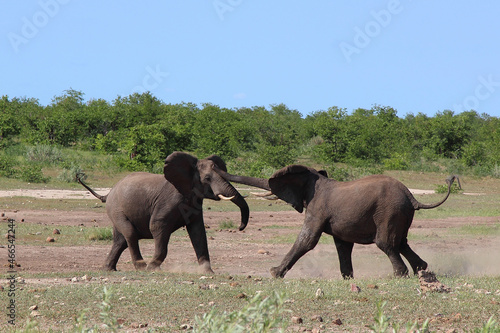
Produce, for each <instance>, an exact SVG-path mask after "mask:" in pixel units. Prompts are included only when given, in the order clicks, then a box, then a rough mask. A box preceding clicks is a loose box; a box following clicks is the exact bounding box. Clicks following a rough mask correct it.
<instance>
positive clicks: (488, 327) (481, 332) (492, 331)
mask: <svg viewBox="0 0 500 333" xmlns="http://www.w3.org/2000/svg"><path fill="white" fill-rule="evenodd" d="M474 332H475V333H499V332H500V326H499V325H497V322H496V321H495V320H494V319H493V316H491V317H490V319H488V322H486V324H484V325H483V327H481V328H476V329H475V330H474Z"/></svg>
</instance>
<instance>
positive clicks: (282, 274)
mask: <svg viewBox="0 0 500 333" xmlns="http://www.w3.org/2000/svg"><path fill="white" fill-rule="evenodd" d="M269 272H271V276H272V277H273V278H283V277H285V274H286V271H284V272H282V271H281V270H280V268H279V267H272V268H271V269H270V270H269Z"/></svg>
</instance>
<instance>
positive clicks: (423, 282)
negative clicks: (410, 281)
mask: <svg viewBox="0 0 500 333" xmlns="http://www.w3.org/2000/svg"><path fill="white" fill-rule="evenodd" d="M418 281H419V283H420V290H422V292H423V293H426V292H438V293H449V292H450V291H451V289H450V288H448V287H447V286H445V285H444V284H442V283H441V282H439V281H438V279H437V278H436V274H434V273H433V272H431V271H419V272H418Z"/></svg>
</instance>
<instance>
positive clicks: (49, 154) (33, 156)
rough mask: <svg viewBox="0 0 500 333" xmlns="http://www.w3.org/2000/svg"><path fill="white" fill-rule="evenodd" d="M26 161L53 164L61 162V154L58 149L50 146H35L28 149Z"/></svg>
mask: <svg viewBox="0 0 500 333" xmlns="http://www.w3.org/2000/svg"><path fill="white" fill-rule="evenodd" d="M26 159H27V160H28V161H31V162H41V163H49V164H53V163H55V162H60V161H62V153H61V150H60V149H59V148H57V147H56V146H52V145H36V146H32V147H28V149H27V151H26Z"/></svg>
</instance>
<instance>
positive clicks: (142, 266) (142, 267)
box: [134, 259, 148, 271]
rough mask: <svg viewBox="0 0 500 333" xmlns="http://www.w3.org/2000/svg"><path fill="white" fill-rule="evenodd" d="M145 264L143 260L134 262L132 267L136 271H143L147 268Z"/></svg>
mask: <svg viewBox="0 0 500 333" xmlns="http://www.w3.org/2000/svg"><path fill="white" fill-rule="evenodd" d="M147 266H148V265H147V264H146V262H145V261H144V260H142V259H141V260H137V261H136V262H134V267H135V269H136V270H138V271H143V270H145V269H146V268H147Z"/></svg>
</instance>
